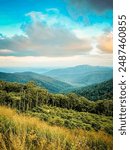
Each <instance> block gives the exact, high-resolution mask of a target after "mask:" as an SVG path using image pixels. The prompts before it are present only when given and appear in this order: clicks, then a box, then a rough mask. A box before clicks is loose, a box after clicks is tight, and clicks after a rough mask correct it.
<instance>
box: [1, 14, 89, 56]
mask: <svg viewBox="0 0 130 150" xmlns="http://www.w3.org/2000/svg"><path fill="white" fill-rule="evenodd" d="M27 16H29V17H31V22H30V23H28V24H24V26H23V27H22V28H23V30H24V33H25V36H24V35H20V36H19V35H15V36H13V37H11V38H8V37H3V36H1V37H2V38H0V49H10V50H12V51H13V52H14V53H12V54H11V55H12V56H51V57H59V56H74V55H82V54H85V53H87V52H88V51H90V50H91V49H92V46H91V42H90V40H89V39H80V38H78V37H77V36H76V35H75V34H74V33H73V32H72V31H71V30H70V29H68V28H66V26H65V27H63V26H62V25H59V26H57V22H55V21H52V22H53V23H50V22H51V19H53V16H52V17H49V16H47V15H44V14H42V13H40V12H30V13H28V14H27ZM48 22H49V23H48Z"/></svg>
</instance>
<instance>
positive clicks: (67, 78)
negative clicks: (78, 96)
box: [45, 65, 113, 87]
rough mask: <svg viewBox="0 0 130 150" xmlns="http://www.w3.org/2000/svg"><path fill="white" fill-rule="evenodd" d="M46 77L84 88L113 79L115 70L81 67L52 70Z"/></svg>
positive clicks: (99, 67) (101, 67)
mask: <svg viewBox="0 0 130 150" xmlns="http://www.w3.org/2000/svg"><path fill="white" fill-rule="evenodd" d="M45 75H47V76H49V77H52V78H54V79H57V80H61V81H63V82H66V83H69V84H71V85H73V86H76V87H81V86H82V87H83V86H87V85H92V84H95V83H101V82H103V81H106V80H109V79H111V78H112V76H113V69H112V67H103V66H90V65H80V66H75V67H69V68H62V69H54V70H50V71H48V72H46V73H45Z"/></svg>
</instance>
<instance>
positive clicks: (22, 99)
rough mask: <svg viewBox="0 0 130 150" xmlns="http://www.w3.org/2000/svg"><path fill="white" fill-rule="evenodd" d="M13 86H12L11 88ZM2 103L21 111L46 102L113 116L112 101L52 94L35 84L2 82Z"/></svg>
mask: <svg viewBox="0 0 130 150" xmlns="http://www.w3.org/2000/svg"><path fill="white" fill-rule="evenodd" d="M10 87H11V88H10ZM0 93H1V94H0V104H1V105H8V106H10V107H13V108H17V109H18V110H21V111H26V110H31V109H32V108H35V107H37V106H42V105H44V104H46V105H49V106H57V107H61V108H67V109H73V110H76V111H79V112H90V113H96V114H102V115H108V116H109V115H110V116H112V112H113V111H112V101H111V100H107V101H106V100H105V101H104V100H102V101H96V102H92V101H89V100H87V99H86V98H84V97H81V96H78V95H76V94H74V93H69V94H67V95H64V94H50V93H49V92H48V91H47V90H45V89H42V88H40V87H38V86H36V85H35V83H33V82H29V83H27V84H18V83H8V82H3V81H1V82H0Z"/></svg>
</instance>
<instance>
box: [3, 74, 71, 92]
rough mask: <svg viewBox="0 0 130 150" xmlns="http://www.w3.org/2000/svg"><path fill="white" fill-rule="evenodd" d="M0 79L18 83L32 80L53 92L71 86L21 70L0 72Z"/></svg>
mask: <svg viewBox="0 0 130 150" xmlns="http://www.w3.org/2000/svg"><path fill="white" fill-rule="evenodd" d="M0 80H3V81H8V82H18V83H27V82H29V81H34V82H35V83H37V85H39V86H40V87H43V88H46V89H47V90H49V91H50V92H54V93H58V92H60V91H61V90H66V89H68V88H72V86H71V85H70V84H67V83H65V82H61V81H58V80H56V79H53V78H51V77H47V76H45V75H41V74H37V73H34V72H21V73H4V72H0Z"/></svg>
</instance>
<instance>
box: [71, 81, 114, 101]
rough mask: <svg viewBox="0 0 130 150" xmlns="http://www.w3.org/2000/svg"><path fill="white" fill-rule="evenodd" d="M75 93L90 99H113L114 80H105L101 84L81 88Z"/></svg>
mask: <svg viewBox="0 0 130 150" xmlns="http://www.w3.org/2000/svg"><path fill="white" fill-rule="evenodd" d="M73 92H74V93H76V94H78V95H81V96H84V97H86V98H88V99H89V100H92V101H95V100H106V99H107V100H112V99H113V80H112V79H111V80H108V81H104V82H102V83H99V84H95V85H91V86H87V87H83V88H79V89H76V90H74V91H73Z"/></svg>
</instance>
